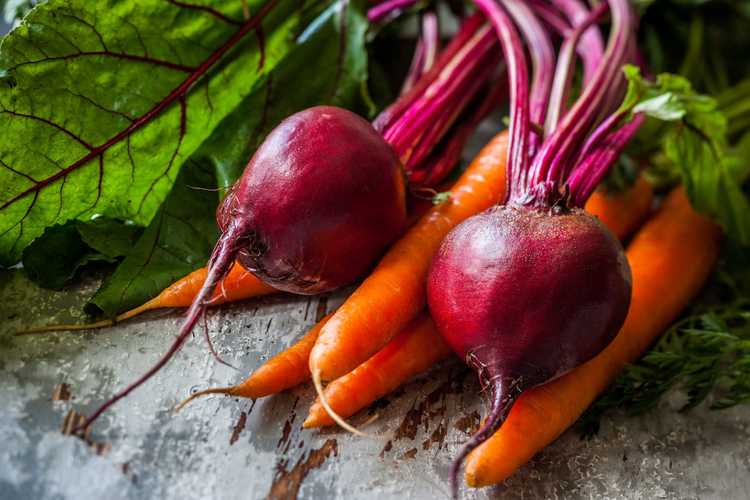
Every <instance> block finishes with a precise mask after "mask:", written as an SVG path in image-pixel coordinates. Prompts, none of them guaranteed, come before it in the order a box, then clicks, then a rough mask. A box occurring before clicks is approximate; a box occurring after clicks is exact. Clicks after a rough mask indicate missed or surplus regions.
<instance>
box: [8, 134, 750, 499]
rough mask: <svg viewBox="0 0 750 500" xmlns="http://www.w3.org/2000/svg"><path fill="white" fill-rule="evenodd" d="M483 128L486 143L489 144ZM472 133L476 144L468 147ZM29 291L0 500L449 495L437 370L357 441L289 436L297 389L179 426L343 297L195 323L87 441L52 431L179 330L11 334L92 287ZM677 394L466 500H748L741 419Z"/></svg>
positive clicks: (471, 403) (20, 297)
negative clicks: (687, 407) (688, 405)
mask: <svg viewBox="0 0 750 500" xmlns="http://www.w3.org/2000/svg"><path fill="white" fill-rule="evenodd" d="M487 131H488V130H485V132H487ZM482 136H483V137H487V134H486V133H485V134H480V136H479V137H478V138H477V140H476V144H475V148H474V149H476V145H478V144H480V143H481V141H482V138H483V137H482ZM84 281H85V283H84V284H82V285H79V286H77V287H75V288H73V289H70V290H66V291H64V292H49V291H41V290H39V289H37V288H35V287H34V286H32V285H30V284H29V283H28V282H27V281H26V280H25V278H24V277H23V276H22V274H21V272H20V271H17V270H15V271H0V498H1V499H11V498H14V499H15V498H17V499H58V498H63V499H92V500H94V499H96V500H98V499H104V498H106V499H117V498H128V499H172V498H175V499H178V498H179V499H198V498H228V499H234V498H242V499H246V498H264V497H267V496H269V497H272V498H295V497H299V498H341V499H351V498H365V499H369V498H372V499H378V500H384V499H390V498H394V499H395V498H398V499H403V498H415V499H417V498H420V499H421V498H425V499H428V498H430V499H431V498H447V497H448V489H447V483H446V473H447V469H448V464H449V463H450V458H451V457H452V456H453V455H454V453H455V451H456V449H457V447H458V446H459V445H460V444H461V443H462V442H464V441H465V440H466V439H467V436H468V433H469V432H471V430H472V429H473V428H474V427H475V426H476V425H477V423H478V421H479V418H480V415H481V414H482V411H483V403H482V401H480V399H479V397H478V396H477V389H478V386H477V383H476V382H475V380H474V377H473V375H472V374H471V373H469V372H468V371H466V370H464V369H463V368H462V367H461V365H460V363H458V362H457V361H451V362H447V363H445V364H443V365H441V366H439V367H436V368H435V369H434V370H432V371H431V372H429V373H427V374H425V375H423V376H422V377H420V378H418V379H416V380H414V381H412V382H411V383H409V384H408V385H407V386H405V387H404V388H403V389H401V390H399V391H398V392H397V393H396V394H393V395H391V396H389V397H388V398H387V399H384V400H382V401H380V402H379V403H378V404H377V405H376V407H375V408H373V409H371V410H370V411H369V412H363V413H362V414H360V415H358V416H356V417H354V419H353V422H354V423H355V424H362V423H363V422H365V421H366V420H367V419H368V418H369V417H370V416H371V415H372V414H375V413H377V415H378V418H377V420H376V421H375V422H374V423H372V424H370V426H369V427H368V431H369V432H370V433H373V434H375V435H377V436H378V437H377V438H376V439H362V438H357V437H355V436H351V435H348V434H346V433H345V432H342V431H340V430H338V429H330V430H325V431H323V432H320V431H307V430H302V429H301V423H302V421H303V420H304V418H305V415H306V412H307V408H308V406H309V405H310V403H311V401H312V399H313V390H312V389H311V388H310V387H308V386H304V387H300V388H297V389H295V390H292V391H290V392H288V393H285V394H281V395H279V396H276V397H271V398H267V399H264V400H260V401H258V402H257V403H255V404H253V403H252V402H250V401H245V400H238V399H234V398H228V397H223V396H215V397H210V398H206V399H203V400H199V401H196V402H195V403H194V404H192V405H191V406H189V407H188V408H186V409H185V410H184V411H183V412H181V413H180V414H177V415H175V414H174V413H173V412H172V411H171V409H172V408H173V407H174V405H175V404H176V403H177V402H178V401H180V400H181V399H183V398H184V397H186V396H187V395H189V394H190V392H191V390H195V389H197V388H204V387H208V386H214V385H228V384H231V383H234V382H237V381H239V380H241V379H242V378H243V376H244V375H245V374H247V373H249V372H250V371H252V370H253V369H254V368H255V367H256V366H258V365H259V364H260V363H261V362H262V361H264V360H265V359H267V358H268V357H269V355H270V354H272V353H276V352H278V351H280V350H281V349H283V348H284V347H286V346H287V345H289V344H291V343H292V342H293V341H294V340H296V339H297V338H298V337H299V336H300V335H301V334H302V333H303V332H305V331H306V329H307V328H309V327H310V326H312V325H313V324H314V323H315V321H316V318H319V317H320V316H321V315H322V314H324V313H325V311H331V310H333V309H334V308H335V307H336V306H337V305H338V304H339V303H340V302H341V300H342V299H343V298H344V297H345V296H346V292H345V291H344V292H339V293H336V294H333V295H329V296H326V297H323V298H321V297H314V298H296V297H291V296H276V297H269V298H264V299H261V300H251V301H247V302H244V303H240V304H234V305H230V306H224V307H221V308H219V309H216V310H213V311H212V312H211V313H210V314H209V315H208V328H209V332H210V334H211V336H212V337H213V339H214V342H215V345H216V347H217V349H218V351H219V353H220V354H221V356H222V357H223V358H224V359H226V360H228V361H229V362H230V363H232V364H234V365H235V366H237V367H238V368H239V370H240V371H239V372H237V371H235V370H232V369H231V368H227V367H225V366H222V365H219V364H217V363H216V362H215V361H214V360H213V359H212V357H211V356H210V355H209V354H208V352H207V349H206V346H205V343H204V342H203V339H202V338H201V335H202V334H201V333H200V332H198V333H196V334H194V338H193V339H192V340H191V341H190V342H189V343H188V344H187V345H186V346H185V348H184V349H183V350H182V351H181V352H180V353H179V355H177V356H176V358H175V359H174V360H173V361H172V363H170V364H169V365H168V367H167V368H166V369H164V370H163V371H162V372H161V373H160V374H159V375H158V376H157V377H156V378H155V379H153V380H152V381H151V382H149V383H148V384H147V385H145V386H144V387H142V388H141V389H139V390H138V391H136V392H135V393H133V394H132V396H131V397H129V398H128V399H126V400H124V401H122V402H121V403H120V404H118V405H117V406H116V407H115V408H114V409H113V410H112V411H110V412H109V413H108V414H107V415H106V416H105V417H103V418H102V419H101V420H100V421H99V422H98V423H97V425H96V427H95V429H94V432H93V434H92V436H91V441H92V442H89V443H86V442H84V441H83V440H81V439H78V438H74V437H71V436H66V435H63V434H62V433H61V431H60V430H61V428H62V427H64V425H65V420H66V416H68V424H69V423H70V416H71V415H74V413H71V411H73V412H79V413H84V414H85V413H87V412H89V411H91V410H92V409H93V408H94V407H95V405H96V404H97V403H99V402H101V401H102V399H103V398H106V397H107V396H109V395H111V394H112V393H113V392H114V391H116V390H117V389H119V388H121V387H123V384H124V383H126V382H127V381H129V380H132V379H133V378H134V376H135V375H136V374H140V373H142V372H143V371H144V370H145V369H146V368H147V367H148V366H149V365H150V364H151V363H153V362H154V360H155V359H156V358H157V357H158V356H159V355H160V353H161V352H163V350H164V349H165V347H166V346H167V344H168V343H169V342H170V340H171V336H172V335H173V334H174V333H175V332H176V331H177V328H178V324H179V321H180V315H179V314H178V313H176V312H171V313H162V314H159V313H156V314H150V315H148V316H146V317H144V318H143V319H141V320H136V321H132V322H127V323H125V324H122V325H119V326H117V327H114V328H110V329H107V330H103V331H99V332H85V333H77V334H62V335H50V336H30V337H20V338H19V337H13V336H12V335H11V333H12V332H13V331H15V330H17V329H19V328H20V327H22V326H28V325H31V324H34V325H36V324H44V323H50V322H55V321H63V320H70V319H79V318H80V310H81V306H82V304H83V303H84V301H85V298H86V297H87V296H88V295H89V294H90V293H91V292H92V291H93V289H94V287H95V286H96V279H95V278H93V277H89V278H88V279H86V280H84ZM678 399H679V395H675V396H674V397H673V398H672V401H666V402H665V403H664V404H663V405H662V406H663V407H662V408H660V409H659V410H658V411H656V412H653V413H652V414H649V415H647V416H645V417H641V418H628V417H626V416H624V415H613V416H609V417H607V418H605V420H604V421H603V422H602V427H601V430H600V433H599V435H598V436H597V437H595V438H593V439H590V440H582V439H581V438H580V436H579V435H578V434H577V433H576V432H575V431H569V432H568V433H566V434H565V435H563V436H562V437H561V438H560V439H559V440H558V441H557V442H555V443H554V444H553V445H552V446H550V447H549V448H548V449H546V450H545V451H543V452H542V453H540V454H539V455H538V456H537V457H536V458H535V459H534V460H533V461H532V462H531V463H530V464H528V465H527V466H525V467H524V468H523V469H521V470H520V471H519V472H518V473H517V474H516V475H514V476H513V477H512V478H510V479H509V480H508V481H506V483H505V484H503V485H501V486H498V487H496V488H491V489H483V490H479V491H472V492H468V493H465V494H466V496H467V497H469V498H503V499H505V498H508V499H510V498H525V499H527V498H540V499H541V498H602V497H607V498H633V499H635V498H639V499H640V498H643V499H652V498H675V499H687V498H717V499H718V498H721V499H734V498H738V499H739V498H750V408H748V407H743V408H735V409H731V410H727V411H722V412H711V411H708V410H706V409H705V408H698V409H697V410H695V411H692V412H690V413H688V414H679V413H677V412H675V411H674V407H676V405H677V404H679V401H677V400H678Z"/></svg>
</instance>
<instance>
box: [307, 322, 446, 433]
mask: <svg viewBox="0 0 750 500" xmlns="http://www.w3.org/2000/svg"><path fill="white" fill-rule="evenodd" d="M450 352H451V351H450V348H449V347H448V345H447V344H446V343H445V341H444V340H443V338H442V337H441V336H440V334H438V332H437V330H436V329H435V324H434V323H433V322H432V319H431V318H430V316H429V315H428V314H427V313H422V314H421V315H419V316H418V317H417V318H415V319H414V320H413V321H412V322H411V323H410V324H409V325H408V326H407V327H406V328H405V329H404V330H403V331H402V332H401V333H399V334H398V335H396V337H394V338H393V340H391V341H390V342H389V343H388V345H386V346H385V347H384V348H383V349H381V350H380V351H378V353H377V354H375V355H374V356H373V357H371V358H370V359H368V360H367V361H365V362H364V363H362V364H361V365H359V366H358V367H357V368H355V369H354V371H351V372H349V373H347V374H346V375H344V376H343V377H341V378H337V379H336V380H334V381H333V382H331V383H330V384H328V386H327V387H326V389H325V397H326V400H327V401H328V404H329V405H330V406H331V408H333V410H334V411H335V412H336V413H337V414H338V415H339V416H341V417H343V418H346V417H350V416H351V415H354V414H355V413H357V412H358V411H359V410H361V409H362V408H365V407H367V406H369V405H370V403H372V402H373V401H375V400H377V399H378V398H381V397H383V396H385V395H386V394H389V393H390V392H391V391H393V390H395V389H396V388H398V387H399V386H400V385H401V384H402V383H403V382H405V381H406V380H409V379H410V378H412V377H414V376H415V375H418V374H420V373H422V372H424V371H426V370H427V369H428V368H430V367H431V366H433V365H434V364H435V363H437V362H438V361H440V360H442V359H445V358H446V357H448V356H449V355H450ZM333 424H334V421H333V419H332V418H331V417H330V416H329V415H328V413H327V412H326V411H325V409H324V408H323V406H322V405H321V404H320V402H319V401H316V402H315V403H314V404H313V405H312V407H311V408H310V413H309V415H308V417H307V420H305V422H304V424H303V426H304V427H322V426H326V425H333Z"/></svg>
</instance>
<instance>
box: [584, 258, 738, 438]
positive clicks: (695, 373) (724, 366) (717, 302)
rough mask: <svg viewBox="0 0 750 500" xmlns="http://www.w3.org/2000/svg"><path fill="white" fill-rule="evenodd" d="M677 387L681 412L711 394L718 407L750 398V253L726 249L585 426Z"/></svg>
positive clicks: (646, 405) (642, 406)
mask: <svg viewBox="0 0 750 500" xmlns="http://www.w3.org/2000/svg"><path fill="white" fill-rule="evenodd" d="M673 389H677V390H679V391H680V392H682V393H683V394H684V396H685V400H684V403H683V404H682V405H681V411H687V410H689V409H691V408H693V407H695V406H696V405H698V404H700V403H701V402H702V401H704V400H705V399H707V398H710V399H711V405H710V406H711V407H712V408H715V409H721V408H728V407H731V406H734V405H737V404H741V403H748V402H750V256H748V254H747V251H746V250H744V249H742V248H737V247H731V246H730V247H728V249H727V250H725V253H724V257H723V259H722V262H721V264H720V266H719V269H718V270H717V272H716V273H715V274H714V276H713V278H712V282H711V283H710V285H709V286H708V287H707V289H706V290H705V291H704V293H703V294H702V296H701V297H700V299H699V300H697V301H696V302H695V304H694V305H693V306H692V308H691V309H690V311H689V312H688V313H687V314H686V315H685V316H684V317H683V318H682V319H681V320H680V321H678V322H677V323H675V324H674V325H673V326H672V327H671V328H670V329H669V330H668V331H667V332H666V333H665V334H664V336H663V337H662V338H661V339H660V340H659V341H658V342H657V343H656V345H655V346H654V348H653V349H652V350H651V351H649V352H648V353H646V355H645V356H643V358H642V359H641V360H640V361H638V362H637V363H636V364H634V365H631V366H630V367H628V368H627V369H626V370H625V371H624V372H623V373H622V374H621V375H620V376H619V377H618V378H617V379H616V381H615V382H614V384H612V386H611V387H610V389H609V390H608V392H607V393H605V395H604V396H602V397H601V398H600V399H599V400H598V401H597V402H596V403H594V405H592V407H591V408H589V410H588V411H587V413H586V414H585V415H584V416H583V417H582V418H581V422H580V425H581V427H582V430H583V431H584V433H586V434H591V433H595V432H596V431H597V429H598V425H599V420H600V418H601V416H602V415H603V414H604V413H605V412H606V411H609V410H611V409H613V408H621V409H624V410H625V411H626V412H627V413H628V414H630V415H640V414H643V413H645V412H647V411H649V410H651V409H653V408H655V407H656V406H657V404H658V403H659V401H660V400H661V397H662V396H663V395H664V394H666V393H667V392H668V391H670V390H673Z"/></svg>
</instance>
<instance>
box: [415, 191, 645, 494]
mask: <svg viewBox="0 0 750 500" xmlns="http://www.w3.org/2000/svg"><path fill="white" fill-rule="evenodd" d="M630 293H631V276H630V267H629V265H628V263H627V259H626V258H625V255H624V252H623V250H622V247H621V245H620V243H619V242H618V241H617V240H616V238H615V237H614V236H613V235H612V234H611V233H610V232H609V231H608V230H607V229H606V228H605V227H604V226H603V225H602V224H601V223H600V222H599V221H598V220H597V219H596V218H594V217H591V216H589V215H587V214H585V213H584V212H583V211H582V210H580V209H577V208H573V209H569V210H567V209H566V210H564V211H562V213H557V212H555V211H554V209H545V210H531V209H528V208H525V207H520V206H513V205H510V206H502V207H500V206H498V207H494V208H491V209H489V210H488V211H486V212H484V213H482V214H479V215H477V216H474V217H472V218H470V219H467V220H466V221H464V222H463V223H462V224H460V225H459V226H457V227H456V228H454V229H453V231H452V232H451V233H449V235H448V236H447V237H446V239H445V240H444V241H443V243H442V245H441V248H440V250H439V252H438V253H437V255H436V256H435V259H434V261H433V264H432V269H431V271H430V275H429V279H428V302H429V307H430V311H431V313H432V316H433V318H434V320H435V323H436V325H437V327H438V330H439V331H440V333H441V334H442V335H443V337H444V338H445V339H446V341H447V342H448V344H449V345H450V346H451V348H452V349H453V350H454V351H455V352H456V353H457V354H458V355H459V356H460V357H461V358H462V359H464V360H465V361H466V363H467V364H469V365H470V366H471V367H472V368H474V369H475V370H476V371H477V372H478V374H479V378H480V382H481V385H482V387H483V389H489V391H490V394H491V409H490V411H489V415H488V418H487V419H486V420H485V423H484V424H483V426H482V428H481V429H480V430H479V432H478V433H477V434H476V435H475V436H473V437H472V439H470V440H469V441H468V442H467V443H466V444H465V445H464V447H463V449H462V450H461V452H460V453H459V455H458V457H457V458H456V460H455V461H454V463H453V468H452V470H451V481H452V486H453V491H454V496H455V494H456V492H457V476H458V472H459V468H460V465H461V463H462V461H463V459H464V458H465V457H466V455H467V454H468V453H469V452H470V451H471V450H472V449H474V448H475V447H477V446H478V445H479V444H481V443H482V442H483V441H485V440H486V439H488V438H489V437H490V436H491V435H492V434H493V433H494V432H495V431H496V430H497V429H498V428H499V427H500V425H501V424H502V422H503V421H504V419H505V417H506V416H507V413H508V412H509V411H510V408H511V406H512V405H513V402H514V401H515V400H516V399H517V397H518V395H519V394H520V393H521V392H523V391H524V390H526V389H528V388H531V387H534V386H536V385H539V384H542V383H544V382H546V381H548V380H551V379H554V378H556V377H559V376H560V375H563V374H564V373H566V372H568V371H570V370H572V369H573V368H575V367H576V366H578V365H580V364H581V363H584V362H585V361H587V360H589V359H591V358H592V357H594V356H595V355H596V354H598V353H599V352H600V351H601V350H602V349H604V348H605V347H606V346H607V344H609V343H610V341H611V340H612V339H613V338H614V337H615V335H616V334H617V332H618V330H619V328H620V326H622V323H623V321H624V320H625V316H626V314H627V311H628V307H629V305H630Z"/></svg>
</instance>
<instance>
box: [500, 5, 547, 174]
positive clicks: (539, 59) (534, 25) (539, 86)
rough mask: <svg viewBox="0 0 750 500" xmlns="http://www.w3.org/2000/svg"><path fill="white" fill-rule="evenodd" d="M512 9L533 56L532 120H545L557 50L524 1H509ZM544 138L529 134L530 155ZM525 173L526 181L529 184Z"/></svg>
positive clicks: (530, 115)
mask: <svg viewBox="0 0 750 500" xmlns="http://www.w3.org/2000/svg"><path fill="white" fill-rule="evenodd" d="M505 5H506V6H507V9H508V12H509V13H510V15H511V17H513V19H514V20H515V22H516V24H517V25H518V27H519V28H520V29H521V32H522V33H523V36H524V38H525V39H526V45H527V47H528V50H529V54H530V55H531V68H532V78H531V93H530V96H529V117H530V120H531V122H532V123H544V118H545V115H546V113H547V105H548V102H549V98H550V89H551V88H552V79H553V75H554V70H555V51H554V49H553V48H552V41H551V40H550V37H549V34H548V33H547V30H545V29H544V27H543V26H542V24H541V22H539V20H538V19H537V18H536V16H535V15H534V13H533V11H532V10H531V9H530V8H529V6H528V5H526V4H525V3H523V2H520V1H518V0H506V1H505ZM543 139H544V136H543V135H540V134H532V135H531V136H530V137H529V153H528V154H529V156H530V157H533V156H534V153H535V152H536V150H537V149H538V147H539V145H540V144H541V143H542V140H543ZM526 174H527V173H526V172H524V184H526Z"/></svg>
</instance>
